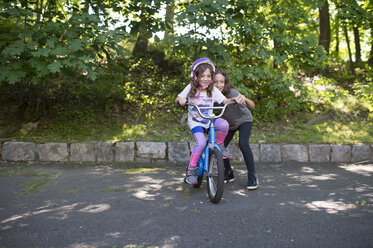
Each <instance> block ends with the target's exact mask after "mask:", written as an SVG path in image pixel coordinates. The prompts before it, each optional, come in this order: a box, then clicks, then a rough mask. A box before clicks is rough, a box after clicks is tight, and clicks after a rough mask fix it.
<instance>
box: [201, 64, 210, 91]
mask: <svg viewBox="0 0 373 248" xmlns="http://www.w3.org/2000/svg"><path fill="white" fill-rule="evenodd" d="M211 80H212V75H211V71H210V69H209V68H207V69H206V70H205V71H204V72H202V75H201V77H200V78H199V83H200V85H201V86H202V88H205V87H207V86H209V84H210V83H211Z"/></svg>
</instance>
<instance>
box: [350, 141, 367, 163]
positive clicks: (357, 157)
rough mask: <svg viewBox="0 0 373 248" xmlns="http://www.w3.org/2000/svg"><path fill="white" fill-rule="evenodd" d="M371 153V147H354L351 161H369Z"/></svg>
mask: <svg viewBox="0 0 373 248" xmlns="http://www.w3.org/2000/svg"><path fill="white" fill-rule="evenodd" d="M370 153H371V148H370V146H369V145H353V146H352V150H351V156H352V157H351V161H352V162H358V161H364V160H368V159H369V156H370Z"/></svg>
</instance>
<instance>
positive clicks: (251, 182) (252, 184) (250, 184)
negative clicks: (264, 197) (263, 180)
mask: <svg viewBox="0 0 373 248" xmlns="http://www.w3.org/2000/svg"><path fill="white" fill-rule="evenodd" d="M247 178H248V180H247V186H246V188H247V189H248V190H254V189H257V188H258V184H259V181H258V178H257V176H256V174H255V173H252V172H250V173H249V174H248V176H247Z"/></svg>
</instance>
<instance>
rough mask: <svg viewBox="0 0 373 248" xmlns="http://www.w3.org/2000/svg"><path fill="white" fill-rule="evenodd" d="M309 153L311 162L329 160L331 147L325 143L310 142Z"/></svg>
mask: <svg viewBox="0 0 373 248" xmlns="http://www.w3.org/2000/svg"><path fill="white" fill-rule="evenodd" d="M308 153H309V156H310V161H311V162H329V161H330V153H331V147H330V145H325V144H310V145H309V146H308Z"/></svg>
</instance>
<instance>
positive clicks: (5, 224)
mask: <svg viewBox="0 0 373 248" xmlns="http://www.w3.org/2000/svg"><path fill="white" fill-rule="evenodd" d="M139 166H140V167H139ZM141 166H145V168H141ZM256 167H257V173H258V177H259V183H260V185H259V188H258V189H257V190H255V191H248V190H246V189H245V184H246V175H245V171H244V165H242V164H238V165H236V166H235V167H234V169H235V173H236V180H235V182H233V183H229V184H226V185H225V188H224V195H223V199H222V200H221V201H220V203H218V204H213V203H211V202H209V200H208V197H207V190H206V182H205V181H204V183H203V185H202V186H201V188H200V189H194V188H192V187H191V186H190V185H186V184H184V183H183V174H184V166H182V165H178V166H172V165H165V166H160V165H158V166H156V167H154V165H149V164H148V165H136V166H133V165H126V166H123V165H118V164H116V165H102V164H90V165H79V166H67V165H66V164H63V165H62V164H38V163H33V164H17V163H11V164H10V163H3V164H1V165H0V187H1V192H0V247H8V248H14V247H39V248H42V247H77V248H83V247H118V248H119V247H338V248H342V247H373V162H371V163H369V162H367V163H360V164H333V163H324V164H315V163H306V164H301V163H282V164H273V163H258V164H257V165H256Z"/></svg>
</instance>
